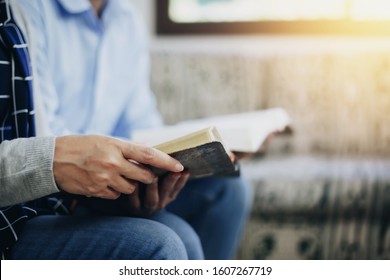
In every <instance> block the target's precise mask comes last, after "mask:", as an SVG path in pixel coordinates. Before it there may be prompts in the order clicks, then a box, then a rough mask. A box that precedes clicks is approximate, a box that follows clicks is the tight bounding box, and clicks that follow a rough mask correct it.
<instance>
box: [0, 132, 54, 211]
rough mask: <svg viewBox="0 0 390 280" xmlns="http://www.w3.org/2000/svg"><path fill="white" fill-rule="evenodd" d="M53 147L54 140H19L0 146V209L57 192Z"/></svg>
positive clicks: (48, 138)
mask: <svg viewBox="0 0 390 280" xmlns="http://www.w3.org/2000/svg"><path fill="white" fill-rule="evenodd" d="M54 147H55V138H54V137H36V138H20V139H15V140H12V141H4V142H3V143H1V144H0V207H3V206H8V205H13V204H17V203H21V202H25V201H30V200H33V199H36V198H40V197H43V196H46V195H49V194H52V193H55V192H58V191H59V190H58V188H57V186H56V184H55V181H54V177H53V156H54Z"/></svg>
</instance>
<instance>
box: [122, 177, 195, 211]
mask: <svg viewBox="0 0 390 280" xmlns="http://www.w3.org/2000/svg"><path fill="white" fill-rule="evenodd" d="M189 177H190V173H188V172H187V171H184V172H182V173H167V174H166V175H164V176H163V177H160V178H157V177H156V178H155V179H154V181H153V182H152V183H151V184H147V185H138V186H137V187H136V189H135V191H134V193H132V194H130V195H125V196H122V197H121V207H122V209H123V210H124V211H125V212H126V214H127V215H132V216H141V217H145V216H149V215H151V214H153V213H154V212H156V211H159V210H161V209H163V208H165V207H166V206H167V205H168V204H169V203H171V202H172V201H173V200H175V199H176V197H177V195H178V194H179V192H180V190H181V189H182V188H183V187H184V186H185V184H186V183H187V181H188V178H189Z"/></svg>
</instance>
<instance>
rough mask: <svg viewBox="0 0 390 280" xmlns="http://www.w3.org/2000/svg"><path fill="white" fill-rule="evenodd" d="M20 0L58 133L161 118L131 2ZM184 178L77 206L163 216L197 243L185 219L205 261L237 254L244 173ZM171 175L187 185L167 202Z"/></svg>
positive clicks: (245, 194)
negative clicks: (187, 230) (217, 176)
mask: <svg viewBox="0 0 390 280" xmlns="http://www.w3.org/2000/svg"><path fill="white" fill-rule="evenodd" d="M16 3H18V4H19V5H20V7H21V11H22V12H23V15H24V17H25V18H26V23H27V25H28V30H29V37H30V38H31V42H32V46H33V50H32V57H33V59H34V61H35V62H36V66H37V72H36V73H37V75H36V82H37V83H38V91H39V93H40V94H42V96H43V98H42V100H43V101H44V109H45V114H46V120H47V122H48V125H49V128H50V130H51V131H52V132H53V133H54V134H55V135H68V134H101V135H109V136H113V137H120V138H125V139H131V134H132V131H133V130H134V129H137V128H146V127H152V126H159V125H161V124H162V120H161V116H160V114H159V112H158V110H157V108H156V102H155V98H154V96H153V94H152V92H151V90H150V84H149V53H148V46H147V40H146V39H147V38H146V34H145V30H144V26H143V24H142V21H141V19H140V16H139V15H138V13H137V12H136V11H135V10H134V8H133V7H132V6H131V3H130V1H115V0H107V1H106V0H90V1H88V0H80V1H71V0H55V1H28V0H18V1H16ZM183 176H184V175H176V174H174V175H173V176H171V177H165V178H158V179H157V180H156V181H155V182H154V183H153V184H149V185H145V184H139V183H137V182H135V191H134V193H132V194H126V193H125V194H122V195H121V197H120V199H117V200H113V201H109V200H102V199H99V198H97V199H94V198H90V199H86V201H84V203H83V205H79V206H80V207H78V210H79V209H81V207H83V208H82V209H83V211H84V213H87V214H88V215H91V214H92V215H97V214H98V215H108V214H109V215H113V216H118V215H119V216H123V215H126V216H143V217H146V216H147V217H148V218H149V219H153V218H154V217H159V221H160V222H162V223H164V224H165V225H167V226H168V227H170V228H171V229H173V230H174V231H175V232H176V233H177V234H178V235H179V236H180V238H181V239H182V240H183V242H184V244H185V245H186V246H190V244H195V243H196V242H194V238H192V236H191V235H188V234H187V233H186V231H184V232H183V230H182V229H183V228H185V227H182V226H181V224H182V223H183V222H184V221H186V222H187V223H188V224H187V227H189V228H193V229H194V230H195V232H196V234H197V236H198V237H199V239H200V242H201V244H202V248H201V250H202V251H203V253H204V257H205V258H206V259H230V258H233V257H234V255H235V252H236V249H237V247H238V244H239V241H240V238H241V234H242V232H243V229H244V226H245V223H246V220H247V217H248V214H249V211H250V208H251V186H250V185H249V184H248V183H247V182H246V181H245V179H244V178H243V177H238V178H214V177H211V178H204V179H199V180H191V181H188V182H187V178H186V177H184V178H183ZM165 181H169V182H184V183H183V184H185V186H184V187H183V188H182V189H181V191H180V192H176V194H177V197H176V194H174V195H171V196H170V197H171V199H170V200H169V201H166V200H164V199H162V198H161V192H164V191H166V189H167V187H165V186H164V185H167V183H165ZM181 184H182V183H180V184H179V185H181ZM168 185H174V184H173V183H169V184H168ZM173 189H175V188H173ZM145 192H146V194H145ZM168 192H169V193H170V192H171V191H170V190H169V191H168ZM145 197H149V198H153V199H149V200H146V201H145ZM150 201H153V203H149V202H150ZM147 202H148V203H147ZM177 221H180V225H179V226H177ZM195 240H196V239H195ZM187 251H192V249H189V248H188V247H187ZM203 253H202V254H203ZM195 255H197V256H199V254H195Z"/></svg>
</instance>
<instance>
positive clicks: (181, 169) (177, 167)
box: [175, 163, 184, 172]
mask: <svg viewBox="0 0 390 280" xmlns="http://www.w3.org/2000/svg"><path fill="white" fill-rule="evenodd" d="M175 169H176V172H182V171H183V170H184V166H183V165H182V164H181V163H177V164H176V165H175Z"/></svg>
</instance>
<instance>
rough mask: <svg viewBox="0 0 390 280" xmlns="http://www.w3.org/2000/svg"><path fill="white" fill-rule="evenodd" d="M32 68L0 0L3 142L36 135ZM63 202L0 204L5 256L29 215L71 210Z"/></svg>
mask: <svg viewBox="0 0 390 280" xmlns="http://www.w3.org/2000/svg"><path fill="white" fill-rule="evenodd" d="M30 70H31V67H30V57H29V53H28V48H27V44H26V42H25V40H24V37H23V34H22V32H21V30H20V29H19V27H18V26H17V25H16V23H15V21H14V20H13V18H12V13H11V10H10V6H9V3H8V0H5V1H4V0H3V1H0V85H1V86H0V143H1V142H2V141H4V140H12V139H15V138H19V137H33V136H35V125H34V109H33V96H32V85H31V83H32V76H31V71H30ZM0 164H1V163H0ZM0 187H1V186H0ZM62 202H63V201H62V199H59V198H56V197H54V196H51V197H45V198H42V199H38V200H34V201H31V202H28V203H24V204H18V205H13V206H9V207H4V208H0V241H1V243H0V252H1V255H2V259H4V258H5V256H6V254H7V253H9V248H11V246H12V245H13V244H14V243H15V242H16V241H17V240H18V234H19V233H20V232H21V230H22V228H23V225H24V224H25V222H26V221H27V220H28V219H30V218H32V217H35V216H36V215H38V214H66V213H68V209H67V208H66V207H65V206H64V204H63V203H62Z"/></svg>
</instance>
